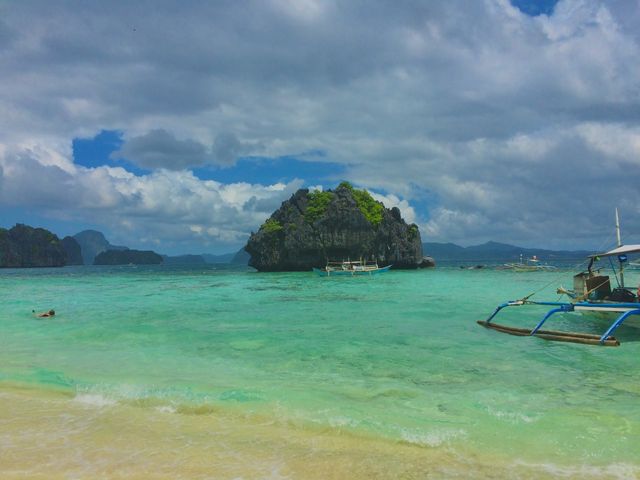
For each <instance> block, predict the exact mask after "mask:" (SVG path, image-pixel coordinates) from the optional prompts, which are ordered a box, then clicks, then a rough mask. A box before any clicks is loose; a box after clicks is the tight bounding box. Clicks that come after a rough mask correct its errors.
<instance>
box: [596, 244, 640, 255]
mask: <svg viewBox="0 0 640 480" xmlns="http://www.w3.org/2000/svg"><path fill="white" fill-rule="evenodd" d="M626 253H640V245H622V246H621V247H616V248H614V249H613V250H609V251H608V252H604V253H597V254H595V255H590V257H591V258H595V257H611V256H613V255H624V254H626Z"/></svg>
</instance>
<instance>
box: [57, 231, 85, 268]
mask: <svg viewBox="0 0 640 480" xmlns="http://www.w3.org/2000/svg"><path fill="white" fill-rule="evenodd" d="M61 243H62V248H64V251H65V252H66V253H67V265H84V262H83V260H82V251H81V250H80V244H79V243H78V242H76V239H75V238H73V237H69V236H67V237H64V238H63V239H62V241H61Z"/></svg>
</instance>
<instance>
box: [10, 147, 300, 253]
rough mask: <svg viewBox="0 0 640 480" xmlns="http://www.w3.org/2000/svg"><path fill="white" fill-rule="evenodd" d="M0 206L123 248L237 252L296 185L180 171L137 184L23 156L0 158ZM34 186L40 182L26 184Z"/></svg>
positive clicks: (118, 175)
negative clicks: (91, 229)
mask: <svg viewBox="0 0 640 480" xmlns="http://www.w3.org/2000/svg"><path fill="white" fill-rule="evenodd" d="M0 172H1V175H0V204H2V205H5V206H21V207H27V208H32V209H38V210H40V211H42V212H45V213H48V214H50V215H52V216H54V217H60V218H64V217H66V216H67V215H68V214H69V212H73V215H74V216H75V217H76V218H77V219H79V220H84V221H85V222H88V223H91V222H95V221H96V219H99V221H100V222H101V223H102V224H103V225H104V226H105V227H106V228H108V229H109V230H110V231H111V232H114V235H115V236H114V237H113V239H117V240H118V241H119V242H124V243H127V244H139V243H140V242H142V243H145V244H164V245H168V246H171V247H172V248H180V247H181V246H191V247H193V246H194V245H195V244H197V243H200V244H201V245H203V246H209V245H215V244H222V245H227V246H234V247H235V246H237V245H239V244H241V243H242V242H243V241H244V240H246V238H247V237H248V235H249V233H250V232H251V231H252V230H255V229H257V227H258V226H259V225H260V224H261V223H262V222H263V221H264V220H265V218H267V217H268V216H269V215H270V214H271V212H272V210H273V209H274V208H275V207H276V206H278V205H279V204H280V203H281V202H282V201H283V200H285V199H286V198H288V197H289V196H291V195H292V194H293V193H294V192H295V190H297V189H298V188H299V187H300V186H301V184H302V182H301V181H300V180H294V181H292V182H290V183H288V184H283V183H278V184H273V185H259V184H248V183H233V184H222V183H219V182H215V181H212V180H204V181H203V180H200V179H198V178H196V177H195V176H194V175H193V173H191V172H189V171H186V170H182V171H172V170H166V169H157V170H154V171H153V173H151V174H149V175H143V176H137V175H134V174H132V173H130V172H127V171H126V170H124V169H122V168H120V167H117V168H112V167H106V166H105V167H98V168H84V167H76V168H74V169H73V170H72V171H65V170H63V169H61V168H60V167H58V166H55V165H44V164H43V163H41V162H40V160H39V159H38V158H37V157H35V156H33V155H31V152H24V151H21V152H16V153H15V154H10V155H8V156H5V157H1V158H0ZM34 178H44V179H46V181H44V182H39V183H38V184H37V185H36V184H34V181H33V179H34Z"/></svg>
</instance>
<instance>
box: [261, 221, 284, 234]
mask: <svg viewBox="0 0 640 480" xmlns="http://www.w3.org/2000/svg"><path fill="white" fill-rule="evenodd" d="M282 228H283V227H282V225H281V224H280V222H279V221H278V220H276V219H274V218H269V219H267V221H266V222H264V223H263V224H262V226H261V227H260V230H262V231H263V232H266V233H273V232H279V231H280V230H282Z"/></svg>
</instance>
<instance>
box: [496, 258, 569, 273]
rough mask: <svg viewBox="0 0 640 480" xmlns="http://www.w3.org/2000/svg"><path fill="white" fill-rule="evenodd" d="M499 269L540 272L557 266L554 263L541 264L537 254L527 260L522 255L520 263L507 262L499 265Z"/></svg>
mask: <svg viewBox="0 0 640 480" xmlns="http://www.w3.org/2000/svg"><path fill="white" fill-rule="evenodd" d="M498 269H499V270H513V271H514V272H539V271H544V270H555V269H556V267H554V266H553V265H545V264H541V263H540V260H539V259H538V257H537V256H535V255H534V256H533V257H531V258H528V259H527V260H526V261H523V259H522V255H520V262H519V263H505V264H504V265H502V266H500V267H498Z"/></svg>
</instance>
